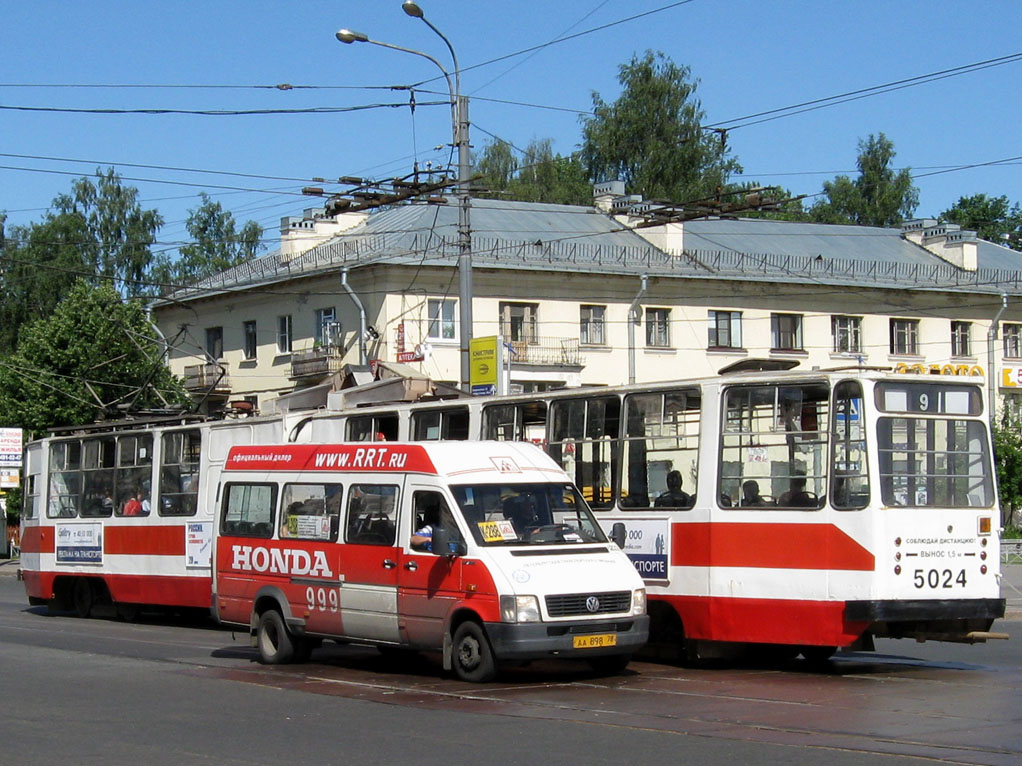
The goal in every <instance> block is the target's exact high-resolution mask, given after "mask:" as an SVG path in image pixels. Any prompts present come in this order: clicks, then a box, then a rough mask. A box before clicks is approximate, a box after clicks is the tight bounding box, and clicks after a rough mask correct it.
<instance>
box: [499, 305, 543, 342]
mask: <svg viewBox="0 0 1022 766" xmlns="http://www.w3.org/2000/svg"><path fill="white" fill-rule="evenodd" d="M538 313H539V304H538V303H501V304H500V326H501V332H502V333H503V334H504V340H506V341H510V342H512V343H538V342H539V337H538V333H537V331H536V330H537V326H538V324H539V322H538V320H537V314H538Z"/></svg>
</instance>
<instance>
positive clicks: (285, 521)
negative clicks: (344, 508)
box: [280, 484, 344, 540]
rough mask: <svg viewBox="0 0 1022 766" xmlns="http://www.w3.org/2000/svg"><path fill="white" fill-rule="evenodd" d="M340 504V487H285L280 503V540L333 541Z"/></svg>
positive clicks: (329, 485)
mask: <svg viewBox="0 0 1022 766" xmlns="http://www.w3.org/2000/svg"><path fill="white" fill-rule="evenodd" d="M343 501H344V488H343V487H342V485H340V484H285V485H284V491H283V493H282V494H281V501H280V508H281V518H280V537H281V539H284V538H288V539H299V540H336V539H337V529H338V526H339V525H340V518H341V504H342V503H343Z"/></svg>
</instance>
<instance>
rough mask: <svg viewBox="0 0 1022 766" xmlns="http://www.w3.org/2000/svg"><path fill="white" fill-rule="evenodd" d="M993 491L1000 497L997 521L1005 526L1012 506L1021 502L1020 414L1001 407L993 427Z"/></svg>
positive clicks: (1012, 514) (1021, 441) (1021, 423)
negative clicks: (995, 476) (994, 469)
mask: <svg viewBox="0 0 1022 766" xmlns="http://www.w3.org/2000/svg"><path fill="white" fill-rule="evenodd" d="M994 455H995V457H996V460H995V461H994V462H995V463H996V465H997V491H998V494H999V495H1000V498H1001V516H1002V518H1001V522H1002V524H1004V526H1008V525H1009V524H1010V523H1011V522H1012V520H1013V517H1014V514H1015V509H1016V508H1018V507H1019V506H1022V415H1020V413H1019V412H1018V411H1017V410H1016V409H1014V408H1012V407H1005V408H1004V412H1003V413H1002V415H1001V422H1000V423H997V424H996V426H995V427H994Z"/></svg>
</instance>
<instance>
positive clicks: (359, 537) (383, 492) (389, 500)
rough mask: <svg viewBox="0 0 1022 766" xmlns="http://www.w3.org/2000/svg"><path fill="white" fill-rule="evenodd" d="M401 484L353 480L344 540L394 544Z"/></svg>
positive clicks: (363, 543)
mask: <svg viewBox="0 0 1022 766" xmlns="http://www.w3.org/2000/svg"><path fill="white" fill-rule="evenodd" d="M396 519H397V486H395V485H390V484H352V485H351V489H350V490H349V491H348V522H347V525H346V526H345V533H344V540H345V542H349V543H359V544H362V545H393V544H394V540H395V537H396V534H397V524H396V523H395V522H396Z"/></svg>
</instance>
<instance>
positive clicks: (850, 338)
mask: <svg viewBox="0 0 1022 766" xmlns="http://www.w3.org/2000/svg"><path fill="white" fill-rule="evenodd" d="M830 330H831V334H832V335H833V337H834V353H835V354H861V353H862V317H846V316H832V317H831V318H830Z"/></svg>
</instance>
